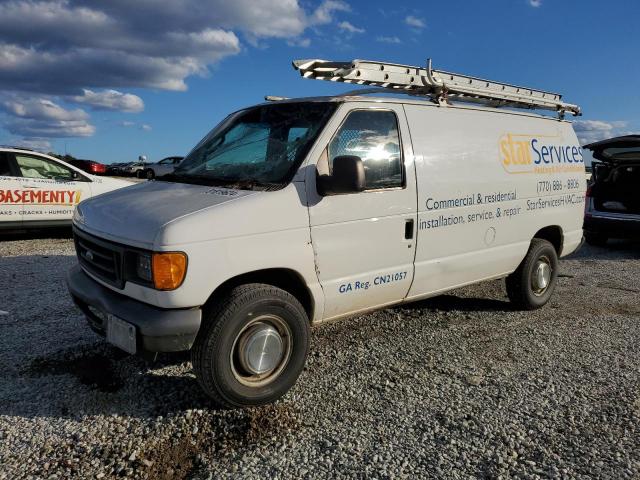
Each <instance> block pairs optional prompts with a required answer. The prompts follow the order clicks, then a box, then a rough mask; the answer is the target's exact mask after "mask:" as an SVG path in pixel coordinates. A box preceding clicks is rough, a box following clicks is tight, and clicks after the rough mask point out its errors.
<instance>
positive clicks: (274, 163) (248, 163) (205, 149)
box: [166, 102, 336, 189]
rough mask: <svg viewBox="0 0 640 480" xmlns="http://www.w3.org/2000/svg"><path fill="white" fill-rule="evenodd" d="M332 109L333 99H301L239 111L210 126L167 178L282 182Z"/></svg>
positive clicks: (252, 184)
mask: <svg viewBox="0 0 640 480" xmlns="http://www.w3.org/2000/svg"><path fill="white" fill-rule="evenodd" d="M335 109H336V103H335V102H300V103H281V104H269V105H261V106H258V107H253V108H249V109H246V110H241V111H239V112H237V113H234V114H232V115H230V116H229V117H227V118H226V119H225V120H224V121H223V122H222V123H220V124H219V125H218V126H217V127H216V128H214V129H213V130H212V131H211V132H210V133H209V134H208V135H207V136H206V137H205V138H204V139H203V140H202V141H201V142H200V143H199V144H198V145H197V146H196V147H195V148H194V149H193V150H192V151H191V152H190V153H189V154H188V155H187V156H186V157H185V159H184V160H183V161H182V162H181V163H180V165H179V166H178V167H177V168H176V169H175V171H174V172H173V174H171V175H169V176H168V178H166V180H170V181H177V182H186V183H199V184H204V185H225V186H230V187H232V188H247V189H254V188H263V189H264V188H274V187H281V186H284V185H286V184H287V183H288V182H289V181H290V180H291V178H293V175H294V174H295V172H296V170H297V168H298V166H299V165H300V163H302V161H303V159H304V157H305V156H306V155H307V153H308V152H309V149H310V148H311V146H312V145H313V142H314V141H315V139H316V137H317V136H318V134H319V132H320V131H321V130H322V128H323V127H324V125H325V124H326V123H327V120H328V119H329V117H330V116H331V114H333V112H334V111H335Z"/></svg>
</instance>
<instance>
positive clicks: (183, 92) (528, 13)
mask: <svg viewBox="0 0 640 480" xmlns="http://www.w3.org/2000/svg"><path fill="white" fill-rule="evenodd" d="M193 2H197V5H196V4H194V3H193ZM131 3H132V2H130V1H129V2H126V1H125V0H112V1H111V2H106V4H108V5H109V6H108V7H105V6H104V4H105V2H99V1H97V0H87V1H76V0H57V1H53V2H37V1H36V2H27V1H24V0H12V1H10V2H6V3H3V4H2V5H0V144H3V143H5V144H20V143H22V144H25V145H34V146H36V147H39V148H42V149H51V150H53V151H56V152H58V153H64V152H65V151H66V152H68V153H70V154H72V155H74V156H76V157H81V158H91V159H96V160H99V161H102V162H106V163H110V162H116V161H131V160H134V159H135V158H137V156H138V155H141V154H144V155H147V157H148V158H149V159H150V160H156V159H160V158H162V157H164V156H169V155H180V154H186V153H187V152H188V151H189V150H190V148H191V147H193V146H194V145H195V144H196V143H197V141H198V140H199V139H200V138H201V137H202V136H203V135H204V134H205V133H206V132H207V131H208V130H210V129H211V128H212V127H213V126H215V124H216V123H217V122H218V121H220V120H221V119H222V118H223V117H224V116H226V114H228V113H229V112H231V111H233V110H236V109H238V108H241V107H244V106H248V105H251V104H254V103H258V102H261V101H262V99H263V97H264V95H266V94H270V95H283V96H308V95H325V94H333V93H338V92H340V91H343V90H345V89H348V88H349V87H348V86H345V85H336V84H329V83H324V82H315V81H309V80H303V79H302V78H301V77H299V75H298V73H297V72H295V71H294V70H293V68H292V67H291V60H292V59H295V58H325V59H331V60H351V59H354V58H365V59H375V60H386V61H390V62H397V63H407V64H415V65H422V64H424V62H425V60H426V58H427V57H432V58H433V61H434V66H435V67H436V68H442V69H446V70H451V71H459V72H461V73H467V74H472V75H475V76H479V77H485V78H489V79H494V80H501V81H505V82H510V83H515V84H522V85H526V86H531V87H538V88H541V89H548V90H552V91H558V92H560V93H562V94H563V95H564V98H565V100H566V101H569V102H571V103H577V104H579V105H580V106H581V107H582V108H583V112H584V116H583V117H581V118H580V119H579V122H578V123H577V124H576V130H577V132H578V136H579V138H580V139H581V141H583V142H588V141H592V140H597V139H601V138H607V137H610V136H615V135H619V134H625V133H631V132H639V131H640V90H633V89H631V88H630V87H635V86H636V85H638V84H639V83H640V62H638V51H639V50H640V34H639V33H638V26H637V23H638V22H637V19H639V18H640V3H638V2H632V1H617V2H603V1H595V0H582V1H578V0H573V1H572V0H540V1H538V0H495V1H483V2H480V1H471V0H467V1H463V0H449V1H447V2H436V1H425V0H423V1H415V2H395V3H393V2H388V1H379V2H378V1H372V0H367V1H355V0H351V1H346V0H345V1H340V0H324V1H303V2H296V1H295V0H263V1H258V0H253V1H250V0H236V1H235V2H233V5H231V2H224V1H223V0H207V1H206V2H204V1H201V0H177V1H175V2H156V1H154V0H145V1H141V2H138V3H137V8H132V7H131V5H129V4H131ZM133 3H134V4H136V2H133ZM167 4H170V5H167ZM199 9H200V10H199ZM210 12H215V13H210Z"/></svg>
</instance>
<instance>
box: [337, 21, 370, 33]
mask: <svg viewBox="0 0 640 480" xmlns="http://www.w3.org/2000/svg"><path fill="white" fill-rule="evenodd" d="M338 28H339V29H340V30H344V31H345V32H349V33H364V28H358V27H356V26H354V25H352V24H351V23H349V22H347V21H344V22H340V23H339V24H338Z"/></svg>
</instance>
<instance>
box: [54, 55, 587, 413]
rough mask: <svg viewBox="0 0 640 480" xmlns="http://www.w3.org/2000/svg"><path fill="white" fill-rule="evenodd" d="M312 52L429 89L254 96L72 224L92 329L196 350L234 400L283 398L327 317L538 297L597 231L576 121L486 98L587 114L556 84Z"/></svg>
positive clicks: (358, 72) (340, 73) (526, 304)
mask: <svg viewBox="0 0 640 480" xmlns="http://www.w3.org/2000/svg"><path fill="white" fill-rule="evenodd" d="M295 66H296V68H298V69H299V70H300V71H301V72H302V74H303V75H304V76H306V77H310V78H318V79H328V80H333V81H350V80H351V79H354V78H355V79H356V80H355V81H357V83H361V84H365V85H377V86H378V87H380V86H382V87H383V88H386V90H382V92H383V93H385V92H387V91H389V89H400V88H401V89H402V90H406V91H409V92H411V93H418V94H422V95H424V96H425V97H424V98H422V99H421V98H418V97H410V96H406V97H404V98H391V97H383V98H367V97H364V96H350V95H343V96H338V97H330V98H304V99H296V100H288V99H281V100H279V101H274V102H270V103H265V104H262V105H258V106H255V107H250V108H247V109H244V110H241V111H239V112H236V113H233V114H231V115H230V116H229V117H227V118H226V119H225V120H224V121H223V122H222V123H221V124H220V125H218V126H217V127H216V128H214V129H213V130H212V131H211V133H209V134H208V135H207V136H206V137H205V138H204V139H203V140H202V141H201V142H200V143H199V144H198V145H197V146H196V147H195V148H194V149H193V150H192V151H191V152H190V153H189V154H188V155H187V157H185V159H184V160H183V161H182V163H181V164H180V166H179V167H178V168H177V169H176V170H175V172H174V173H173V174H172V175H170V176H168V177H166V178H165V179H163V181H154V182H148V183H145V184H139V185H136V186H134V187H131V188H128V189H126V190H122V191H119V192H113V193H110V194H106V195H102V196H100V197H98V198H96V199H93V200H90V201H87V202H84V203H82V205H80V207H79V208H78V209H77V210H76V214H75V218H74V232H75V241H76V248H77V254H78V259H79V265H78V266H76V267H74V268H73V269H72V270H71V271H70V272H69V274H68V278H67V281H68V286H69V289H70V292H71V294H72V296H73V298H74V300H75V302H76V303H77V305H78V306H79V307H80V308H81V309H82V311H83V312H84V313H85V314H86V316H87V318H88V320H89V324H90V325H91V326H92V328H93V329H95V330H96V331H97V332H99V333H100V334H102V335H106V337H107V340H108V341H110V342H111V343H113V344H115V345H117V346H119V347H120V348H122V349H124V350H126V351H128V352H131V353H136V352H140V351H151V352H166V351H178V350H186V349H192V359H193V365H194V369H195V372H196V375H197V378H198V380H199V382H200V384H201V385H202V387H203V389H204V390H205V391H206V392H207V393H208V394H209V395H210V396H211V397H212V398H213V399H214V400H216V401H217V402H219V403H220V404H222V405H226V406H249V405H258V404H263V403H266V402H270V401H273V400H275V399H277V398H279V397H280V396H282V395H283V394H284V393H285V392H286V391H287V390H288V389H289V388H290V387H291V386H292V385H293V384H294V382H295V381H296V379H297V377H298V375H299V374H300V372H301V371H302V368H303V365H304V362H305V358H306V356H307V351H308V348H309V326H310V325H311V324H316V323H320V322H324V321H329V320H335V319H339V318H342V317H345V316H348V315H354V314H358V313H362V312H365V311H368V310H372V309H376V308H383V307H387V306H390V305H396V304H399V303H402V302H409V301H414V300H418V299H423V298H426V297H429V296H433V295H437V294H439V293H442V292H445V291H447V290H450V289H453V288H457V287H460V286H463V285H468V284H471V283H475V282H481V281H485V280H490V279H496V278H501V277H504V278H506V287H507V293H508V296H509V298H510V299H511V300H512V301H513V302H514V304H515V305H516V306H517V307H519V308H524V309H532V308H538V307H541V306H543V305H544V304H545V303H546V302H547V301H548V300H549V298H550V296H551V294H552V292H553V290H554V288H555V286H556V279H557V274H558V258H559V257H561V256H564V255H567V254H570V253H571V252H573V251H574V250H575V249H576V248H578V246H579V245H580V244H581V240H582V219H583V211H584V195H585V182H584V163H583V159H582V152H581V149H580V147H579V145H578V141H577V139H576V135H575V134H574V132H573V129H572V126H571V124H570V123H568V122H566V121H564V120H562V119H556V118H547V117H543V116H539V115H534V114H532V113H529V112H523V111H516V110H515V109H511V110H506V109H498V108H495V107H491V106H486V105H481V104H482V103H489V104H490V105H504V106H506V107H525V108H538V109H544V108H547V109H552V110H555V111H558V112H559V113H560V116H561V117H562V116H563V114H564V113H565V112H571V113H574V114H578V113H579V109H578V107H576V106H574V105H569V104H566V103H563V102H562V100H561V98H560V96H559V95H556V94H551V93H548V92H540V91H537V90H531V89H523V88H521V87H514V86H511V85H506V84H498V83H496V82H488V81H485V80H479V79H475V78H473V77H465V76H462V75H454V74H449V73H447V72H441V71H437V70H433V69H431V67H430V66H429V67H428V68H427V69H426V70H425V69H420V68H417V67H405V66H401V65H389V64H383V63H379V62H358V61H355V62H353V63H348V64H340V63H332V62H322V61H303V62H297V63H296V64H295ZM378 75H387V78H386V79H385V80H387V81H386V82H381V81H379V80H378ZM452 100H454V102H452ZM455 100H469V101H470V102H473V103H470V104H469V102H467V104H465V103H464V102H461V103H458V102H455ZM453 103H455V104H453Z"/></svg>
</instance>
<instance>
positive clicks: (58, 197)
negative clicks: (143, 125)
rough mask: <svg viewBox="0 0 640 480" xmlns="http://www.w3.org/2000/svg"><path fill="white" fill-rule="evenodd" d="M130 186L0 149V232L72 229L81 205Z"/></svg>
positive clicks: (30, 154)
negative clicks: (76, 208)
mask: <svg viewBox="0 0 640 480" xmlns="http://www.w3.org/2000/svg"><path fill="white" fill-rule="evenodd" d="M129 185H131V183H130V182H125V181H122V180H117V179H113V178H107V177H98V176H95V175H91V174H89V173H86V172H83V171H82V170H80V169H79V168H76V167H74V166H72V165H69V164H68V163H66V162H63V161H62V160H59V159H57V158H54V157H50V156H49V155H44V154H42V153H37V152H34V151H31V150H25V149H21V148H6V147H0V230H13V229H18V230H19V229H23V228H42V227H58V226H64V225H70V224H71V218H72V216H73V210H74V208H75V206H76V205H77V204H78V203H80V202H81V201H83V200H85V199H87V198H91V197H94V196H96V195H100V194H101V193H105V192H110V191H112V190H116V189H118V188H122V187H126V186H129Z"/></svg>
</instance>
